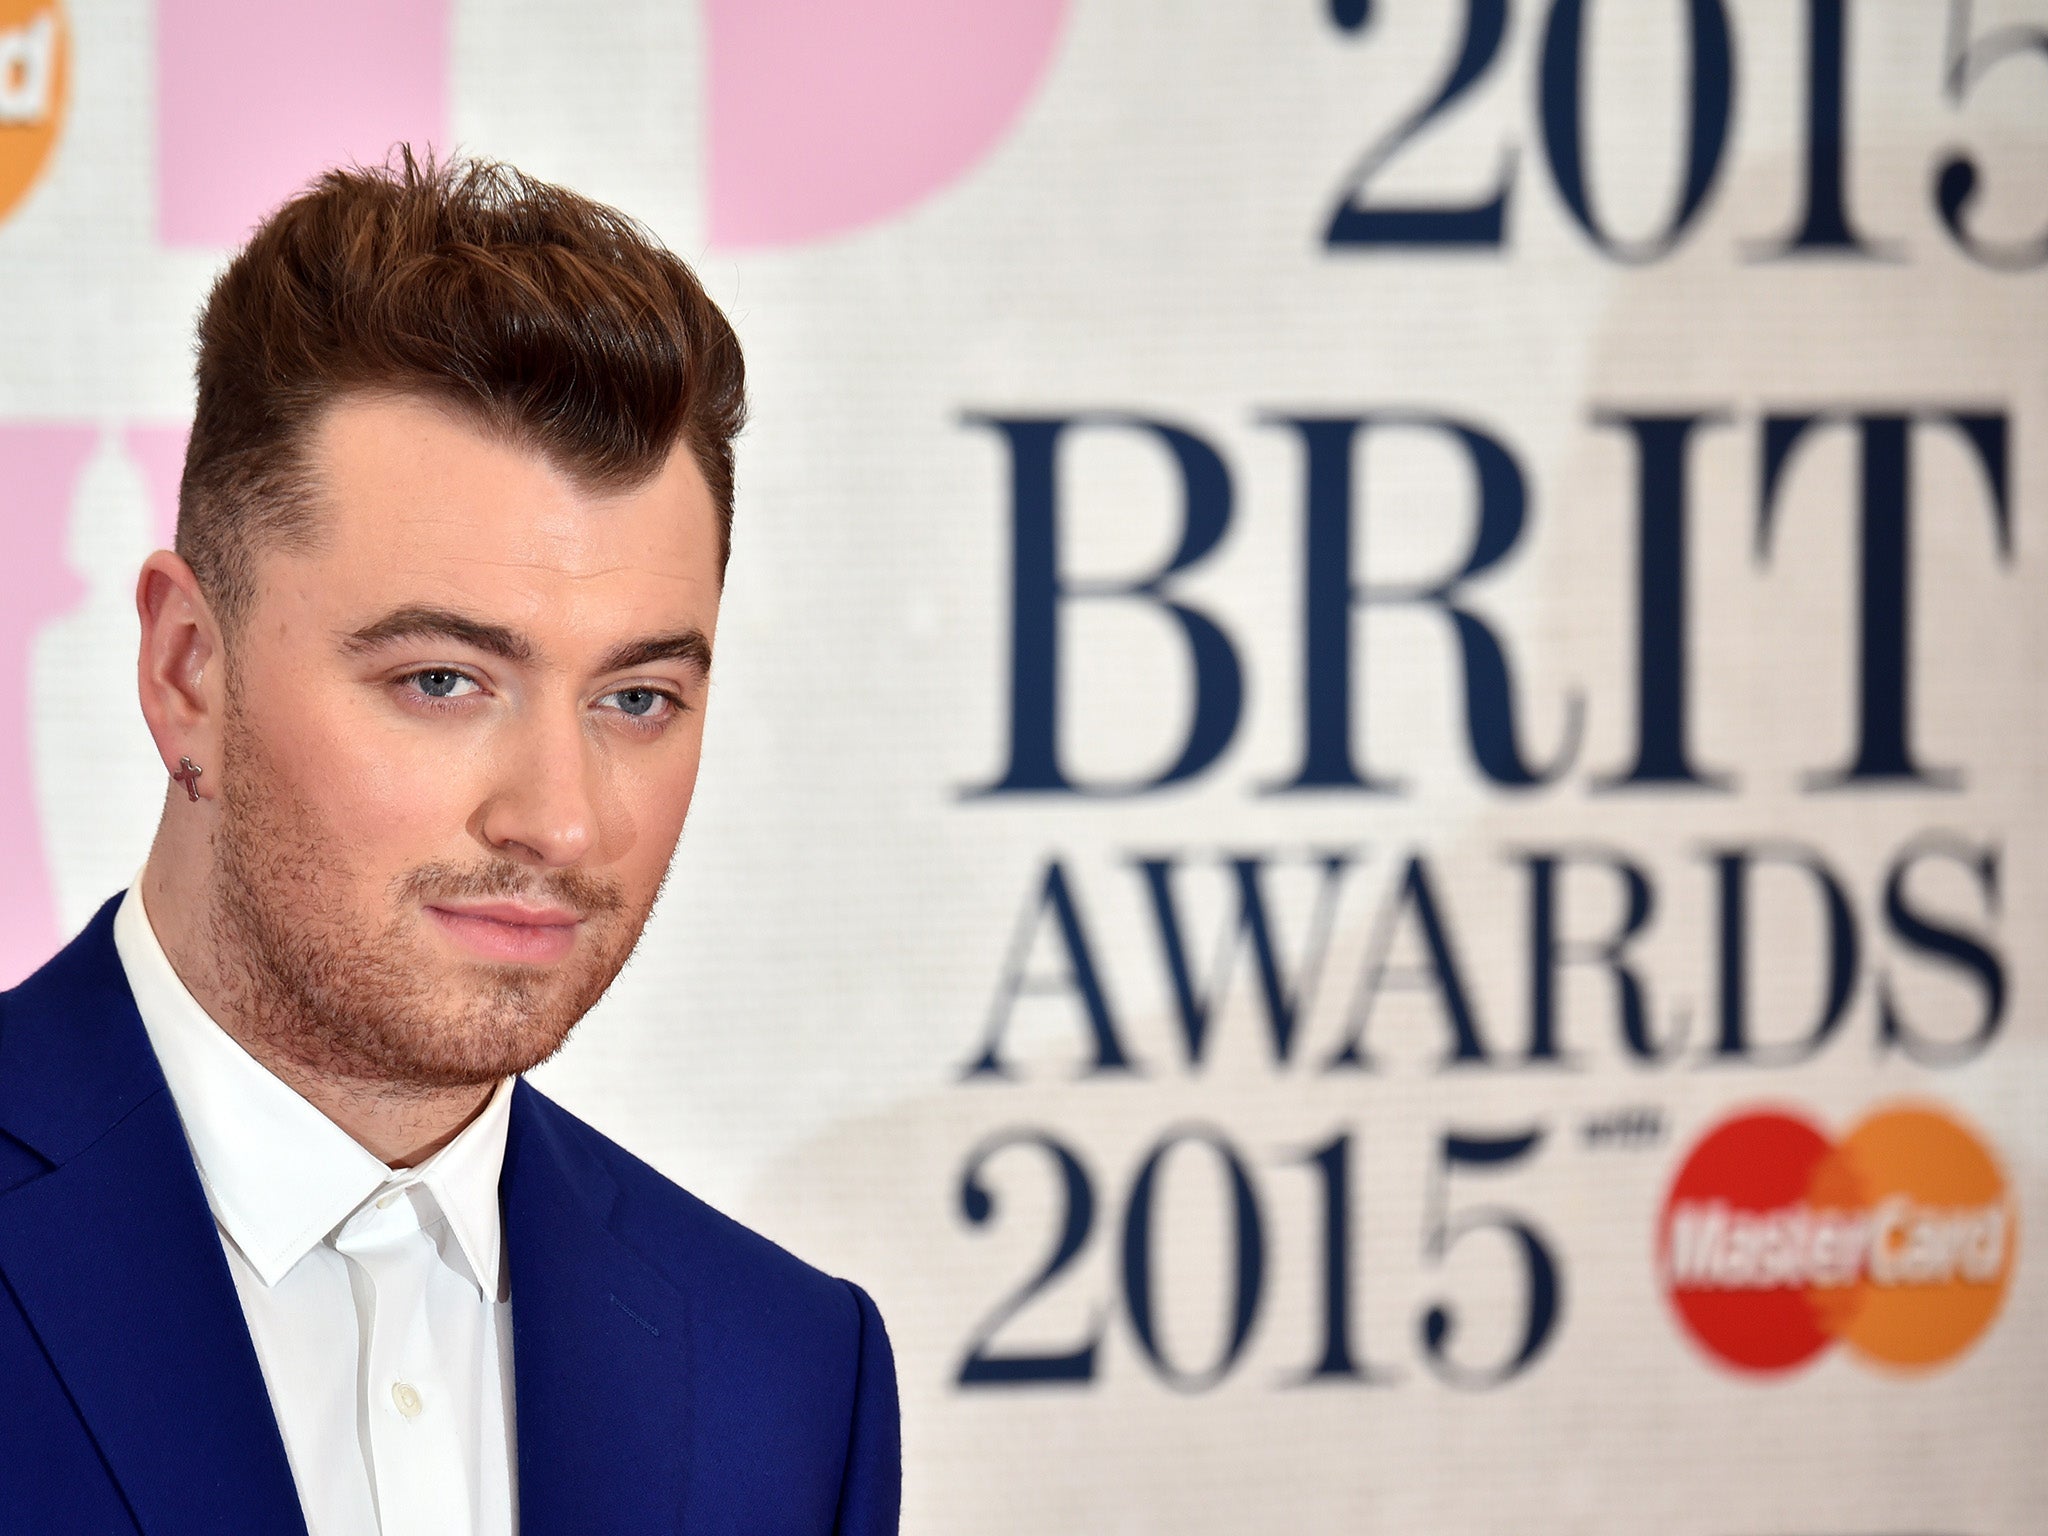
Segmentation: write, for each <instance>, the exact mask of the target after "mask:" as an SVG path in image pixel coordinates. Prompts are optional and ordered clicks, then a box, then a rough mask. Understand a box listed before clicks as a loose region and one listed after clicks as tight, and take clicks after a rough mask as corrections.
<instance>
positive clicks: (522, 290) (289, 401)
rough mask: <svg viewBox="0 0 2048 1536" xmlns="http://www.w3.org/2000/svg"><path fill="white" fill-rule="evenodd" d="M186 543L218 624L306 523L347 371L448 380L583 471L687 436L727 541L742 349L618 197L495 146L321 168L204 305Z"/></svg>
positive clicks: (482, 417) (378, 387)
mask: <svg viewBox="0 0 2048 1536" xmlns="http://www.w3.org/2000/svg"><path fill="white" fill-rule="evenodd" d="M197 372H198V378H199V404H198V411H197V415H196V417H195V419H194V421H193V423H192V439H191V443H190V445H189V446H188V447H187V449H186V451H185V475H184V481H183V484H182V485H181V487H180V489H179V494H178V540H177V549H178V553H179V554H180V555H182V556H184V558H185V559H186V561H187V562H188V563H189V564H190V565H191V566H192V569H193V571H194V572H195V573H196V574H197V575H198V577H199V581H200V585H201V587H202V588H203V589H204V590H205V591H206V594H207V597H208V599H209V601H211V602H212V603H213V605H214V607H215V609H216V610H217V611H218V612H219V614H220V616H221V620H222V622H223V624H226V625H230V626H232V625H233V623H234V622H235V620H236V619H237V618H238V617H239V616H240V615H241V614H243V613H244V612H246V610H247V608H248V605H249V602H250V599H251V598H252V597H253V595H254V586H255V582H254V560H253V556H254V554H255V552H256V550H257V549H258V548H260V547H261V546H262V545H263V544H264V543H265V542H266V541H269V542H270V543H272V544H279V543H285V544H289V543H294V542H297V543H304V542H308V541H310V540H312V539H313V538H315V537H317V532H318V524H317V519H316V518H315V515H314V513H315V508H314V507H313V505H312V498H311V496H310V494H309V492H310V486H309V484H308V477H307V473H306V466H305V462H304V452H305V446H306V442H307V438H308V436H309V433H310V429H311V428H312V426H313V425H314V424H315V422H316V421H317V419H318V417H319V415H320V413H321V412H322V411H323V410H324V409H325V408H326V407H327V406H329V405H331V404H332V403H333V402H334V401H335V400H337V399H338V398H340V397H342V396H344V395H346V394H349V393H352V392H371V393H374V392H379V391H394V392H402V393H409V394H419V395H424V396H428V397H430V398H433V399H436V400H441V401H445V402H448V403H450V404H453V405H455V406H457V407H458V408H461V409H463V410H465V411H468V412H469V413H471V414H472V415H473V416H474V417H475V419H477V420H478V421H479V422H480V423H482V424H483V425H484V426H485V427H486V428H487V429H489V430H492V431H494V432H502V433H504V434H505V435H506V436H508V437H510V438H512V439H513V440H515V441H518V442H521V443H524V444H530V445H531V446H532V447H533V448H534V449H536V450H537V451H539V452H540V453H542V454H545V455H546V456H547V457H548V458H549V459H550V460H551V461H553V462H554V463H555V464H557V465H558V466H559V467H560V468H562V469H564V470H565V471H567V472H568V473H570V474H572V475H574V476H576V477H577V478H578V479H580V480H583V481H585V482H587V483H589V484H592V485H596V486H602V487H605V488H608V489H609V488H617V489H626V488H630V487H632V486H633V485H635V484H638V483H640V482H641V481H644V480H646V479H648V478H650V477H652V476H653V475H654V474H655V473H656V472H657V471H659V469H660V468H661V466H662V464H663V463H664V462H665V461H666V459H667V458H668V455H669V452H670V451H671V449H673V448H674V447H675V446H676V444H677V443H678V442H681V443H684V444H687V445H688V447H689V450H690V452H691V453H692V455H694V457H695V458H696V461H697V467H698V468H699V469H700V470H701V471H702V472H703V475H704V479H705V481H706V482H707V484H708V485H709V486H710V488H711V497H712V502H713V505H714V506H715V507H716V509H717V512H718V518H719V564H720V569H723V568H724V563H725V559H726V556H727V554H728V553H729V552H730V550H731V545H732V496H733V462H732V439H733V437H734V435H735V434H736V433H737V432H738V431H739V429H740V426H741V425H742V423H743V422H744V420H745V417H746V371H745V365H744V363H743V362H742V360H741V357H740V347H739V341H738V338H736V337H735V336H734V335H733V330H732V326H731V325H730V324H728V323H727V321H726V318H725V316H724V315H723V314H721V313H720V312H719V309H718V306H717V305H715V304H714V303H712V302H711V300H710V298H709V297H708V296H707V295H706V294H705V292H704V289H703V287H702V286H701V285H700V284H699V283H698V281H697V279H696V277H695V276H694V275H693V274H692V273H691V271H690V269H689V268H688V267H687V266H685V265H684V264H683V263H682V261H681V260H679V259H678V258H677V257H676V256H674V255H672V254H671V253H670V252H669V251H668V250H666V249H665V248H663V247H662V246H661V244H660V243H659V242H657V241H656V240H655V239H654V238H653V237H652V236H651V235H649V234H648V233H647V231H645V230H644V229H642V228H641V227H640V226H639V225H638V224H636V223H634V222H633V221H632V220H631V219H629V218H627V217H626V216H625V215H624V214H622V213H619V212H618V211H617V210H615V209H612V208H607V207H605V206H604V205H603V204H600V203H594V202H591V201H590V200H589V199H587V198H583V197H579V196H577V195H576V194H575V193H573V192H569V191H566V190H564V189H563V188H561V187H556V186H550V185H549V184H548V183H546V182H542V181H535V180H533V179H532V178H531V177H528V176H525V175H522V174H521V173H520V172H518V171H516V170H514V169H512V168H511V167H510V166H506V165H500V164H496V163H494V162H491V161H487V160H452V161H448V162H445V163H442V164H436V163H435V162H434V160H433V158H432V157H431V155H429V156H428V157H426V158H424V159H422V158H418V157H416V156H415V155H414V154H413V152H412V150H411V149H410V148H409V147H401V148H400V149H399V150H398V151H396V152H395V154H394V159H393V161H392V163H391V164H389V165H386V166H382V167H375V168H367V169H366V168H363V167H360V166H358V167H353V168H350V169H347V170H336V171H329V172H328V173H327V174H326V175H324V176H322V177H321V178H320V179H319V180H318V181H316V182H314V183H313V184H312V185H311V186H310V187H308V188H307V189H306V190H305V191H304V192H302V193H300V194H299V195H298V196H297V197H295V198H293V199H292V200H291V201H290V202H288V203H286V204H285V205H284V206H283V207H281V208H279V209H278V210H277V212H275V213H274V214H272V215H271V216H270V217H269V218H268V219H267V220H265V221H264V223H263V224H262V226H261V227H260V228H258V229H257V231H256V232H255V234H254V235H253V236H251V237H250V240H249V243H248V244H247V245H246V246H244V247H243V248H242V250H241V252H240V254H238V255H237V256H236V257H235V259H234V260H233V261H232V262H231V263H230V264H229V265H228V268H227V270H226V271H225V272H223V273H222V274H221V276H220V279H219V280H218V281H217V282H216V283H215V284H214V285H213V292H212V294H211V295H210V296H209V297H208V299H207V301H206V308H205V311H204V312H203V313H202V315H201V316H200V320H199V362H198V370H197Z"/></svg>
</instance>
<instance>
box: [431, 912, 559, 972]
mask: <svg viewBox="0 0 2048 1536" xmlns="http://www.w3.org/2000/svg"><path fill="white" fill-rule="evenodd" d="M426 913H427V916H428V917H429V918H431V919H432V920H433V921H434V924H435V926H436V927H438V928H439V929H440V930H441V932H443V933H444V934H446V935H447V936H448V937H449V938H451V939H453V940H454V941H455V943H456V945H457V946H458V947H460V948H462V949H465V950H467V951H469V953H470V954H471V955H472V956H474V957H475V958H477V959H479V960H490V961H495V962H498V963H500V964H503V963H506V962H510V963H513V964H525V965H547V964H551V963H552V962H554V961H557V960H560V959H562V958H563V957H564V956H565V955H567V954H568V953H569V951H570V950H572V949H574V948H575V947H576V930H577V929H578V928H579V927H580V926H581V925H582V922H583V919H582V917H581V916H580V915H578V914H577V913H576V912H573V911H571V910H570V909H568V908H566V907H548V906H528V905H526V904H525V903H523V902H516V901H480V902H466V901H465V902H436V903H431V904H429V905H428V906H427V908H426Z"/></svg>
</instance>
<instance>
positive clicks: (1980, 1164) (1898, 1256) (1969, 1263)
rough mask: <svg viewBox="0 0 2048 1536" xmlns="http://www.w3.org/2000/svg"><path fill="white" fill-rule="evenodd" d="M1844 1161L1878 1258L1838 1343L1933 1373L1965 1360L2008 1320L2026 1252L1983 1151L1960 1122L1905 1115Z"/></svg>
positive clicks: (1871, 1130)
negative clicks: (2003, 1316)
mask: <svg viewBox="0 0 2048 1536" xmlns="http://www.w3.org/2000/svg"><path fill="white" fill-rule="evenodd" d="M1836 1156H1837V1157H1839V1158H1840V1159H1842V1161H1843V1162H1845V1163H1847V1164H1848V1165H1849V1166H1850V1167H1851V1168H1853V1169H1855V1170H1856V1172H1857V1174H1858V1175H1859V1176H1860V1180H1861V1183H1862V1185H1863V1189H1864V1197H1865V1199H1866V1200H1867V1201H1868V1202H1869V1204H1868V1207H1867V1210H1868V1212H1869V1221H1870V1227H1869V1244H1870V1248H1869V1257H1868V1258H1867V1260H1866V1261H1865V1263H1864V1266H1863V1273H1862V1276H1861V1278H1860V1279H1859V1281H1858V1283H1857V1285H1856V1287H1855V1290H1856V1291H1857V1292H1858V1293H1859V1294H1858V1295H1857V1298H1856V1301H1855V1303H1854V1305H1853V1307H1852V1308H1851V1309H1850V1310H1849V1315H1848V1316H1847V1318H1846V1320H1845V1321H1844V1323H1843V1324H1842V1326H1841V1328H1840V1330H1839V1332H1838V1334H1837V1337H1839V1338H1840V1339H1841V1340H1842V1342H1843V1343H1845V1344H1847V1345H1848V1346H1849V1347H1850V1348H1852V1349H1854V1350H1855V1351H1856V1352H1857V1353H1858V1354H1861V1355H1862V1356H1864V1357H1865V1358H1866V1359H1869V1360H1873V1361H1877V1362H1879V1363H1881V1364H1884V1365H1891V1366H1902V1367H1906V1368H1909V1369H1910V1368H1925V1367H1927V1366H1933V1365H1940V1364H1942V1363H1943V1362H1945V1361H1947V1360H1950V1359H1953V1358H1954V1357H1955V1356H1956V1355H1959V1354H1961V1353H1962V1352H1963V1351H1964V1350H1966V1349H1968V1348H1969V1347H1970V1346H1971V1345H1972V1344H1974V1343H1976V1342H1977V1338H1978V1336H1979V1335H1980V1334H1982V1333H1983V1332H1984V1330H1985V1329H1986V1328H1988V1327H1990V1326H1991V1320H1992V1319H1993V1318H1994V1317H1996V1316H1997V1315H1998V1310H1999V1308H2000V1307H2001V1306H2002V1305H2003V1304H2004V1301H2005V1292H2006V1288H2007V1286H2008V1285H2009V1284H2010V1283H2011V1281H2012V1266H2013V1256H2014V1254H2015V1253H2016V1252H2017V1251H2018V1248H2019V1221H2018V1212H2017V1211H2016V1210H2015V1209H2014V1207H2013V1200H2012V1197H2011V1194H2010V1193H2009V1190H2008V1186H2007V1184H2006V1181H2005V1176H2004V1174H2003V1173H2002V1172H2000V1170H1999V1167H1998V1164H1997V1163H1996V1162H1994V1161H1993V1160H1992V1157H1991V1154H1990V1153H1989V1152H1988V1151H1987V1150H1985V1147H1984V1144H1983V1143H1982V1142H1981V1141H1979V1140H1978V1139H1977V1138H1976V1137H1975V1136H1973V1135H1971V1134H1970V1133H1969V1132H1968V1131H1967V1130H1965V1129H1963V1127H1962V1126H1960V1125H1958V1124H1957V1123H1956V1121H1955V1120H1954V1119H1953V1118H1951V1117H1950V1116H1949V1115H1947V1114H1945V1113H1943V1112H1942V1111H1940V1110H1938V1109H1934V1108H1932V1107H1930V1106H1926V1105H1917V1104H1914V1105H1897V1106H1894V1107H1892V1108H1890V1109H1886V1110H1883V1111H1880V1112H1879V1113H1877V1114H1874V1115H1872V1116H1870V1118H1869V1119H1867V1120H1865V1121H1864V1122H1863V1123H1862V1124H1861V1125H1859V1126H1857V1127H1856V1129H1855V1130H1853V1131H1851V1132H1850V1133H1849V1134H1848V1135H1847V1136H1846V1137H1844V1138H1843V1140H1842V1143H1841V1146H1840V1148H1839V1149H1838V1151H1837V1153H1836Z"/></svg>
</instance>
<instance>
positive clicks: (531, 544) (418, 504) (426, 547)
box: [264, 396, 720, 640]
mask: <svg viewBox="0 0 2048 1536" xmlns="http://www.w3.org/2000/svg"><path fill="white" fill-rule="evenodd" d="M307 449H308V461H309V462H308V468H309V470H310V471H311V476H310V478H311V480H312V484H313V491H314V496H315V498H316V510H315V514H314V526H315V528H316V529H317V534H316V537H315V539H314V541H313V544H312V546H311V547H310V548H309V549H307V550H305V551H303V552H299V551H294V552H290V553H285V552H280V553H279V555H278V556H277V557H275V558H276V559H277V561H278V564H277V565H275V566H273V567H272V569H273V570H274V571H275V573H276V575H277V576H278V577H280V578H282V580H283V582H284V584H285V585H286V586H288V587H292V588H297V589H300V590H299V591H298V592H297V593H296V594H295V595H296V596H298V597H299V598H300V599H301V600H302V601H311V602H314V603H315V604H316V605H317V606H319V607H320V608H322V609H325V610H329V611H331V612H333V613H334V614H335V615H336V617H337V618H342V617H347V616H350V615H356V614H365V613H370V612H372V611H375V612H383V611H388V610H390V609H393V608H396V607H400V606H404V605H406V604H415V603H417V604H432V605H442V606H451V607H456V608H459V609H461V610H462V611H465V612H471V613H475V614H478V615H479V616H488V617H490V618H492V619H495V620H498V621H501V622H506V623H512V624H518V625H521V626H523V627H526V628H529V629H532V630H533V631H534V632H536V633H547V632H550V631H555V632H576V631H587V632H589V633H590V635H591V637H592V638H593V639H594V640H604V639H608V638H611V637H614V636H615V635H616V634H617V633H618V632H620V631H622V630H642V629H646V628H649V627H661V626H664V625H673V624H676V623H681V622H686V623H689V624H693V625H695V626H697V627H699V628H701V629H703V630H704V632H705V633H707V634H708V633H709V632H710V628H711V619H712V617H713V616H714V615H715V613H716V609H717V602H718V595H719V586H720V581H719V564H720V561H719V536H718V519H717V513H716V509H715V508H714V507H713V505H712V501H711V493H710V489H709V487H707V486H706V485H705V483H704V477H703V475H702V473H701V472H700V471H699V470H698V468H697V465H696V461H695V459H694V457H693V456H692V455H691V454H690V452H689V451H688V449H687V448H686V447H683V446H681V445H678V447H677V448H676V450H675V451H674V452H672V453H671V454H670V455H669V458H668V461H667V462H666V463H665V464H664V465H663V467H662V469H661V470H660V471H659V472H658V473H657V474H655V475H654V476H653V477H652V478H650V479H648V480H646V481H644V482H642V483H640V484H638V485H635V486H633V487H631V488H630V489H627V490H607V489H599V488H593V487H591V486H589V485H587V484H586V483H584V482H582V481H579V480H577V479H576V478H574V477H572V476H570V475H568V474H566V473H564V472H563V471H562V470H561V469H559V468H558V467H557V466H555V465H554V464H552V463H551V462H549V460H548V459H546V458H545V457H544V456H542V455H541V454H539V453H538V452H536V451H535V450H533V449H532V448H531V447H528V446H526V445H524V444H522V443H519V442H516V441H513V440H510V439H508V438H505V437H502V436H500V435H497V434H494V433H492V432H490V431H489V430H488V429H486V428H484V427H482V426H480V425H479V424H478V423H475V422H473V421H471V420H470V419H468V418H466V417H465V416H464V415H463V414H462V413H461V412H459V411H458V410H455V409H453V408H451V407H448V406H444V405H440V404H437V403H435V402H432V401H428V400H424V399H420V398H417V397H412V396H365V397H351V398H345V399H343V400H341V401H338V402H337V403H336V404H335V405H334V406H332V407H331V408H330V409H329V410H328V411H327V412H326V413H325V414H324V415H323V417H322V418H321V420H320V421H319V423H318V424H317V426H316V427H315V429H314V432H313V435H312V437H311V439H310V440H309V442H308V444H307ZM266 563H269V562H266ZM294 578H296V579H294ZM264 585H265V586H266V587H267V586H269V585H271V583H269V582H265V583H264Z"/></svg>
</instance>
